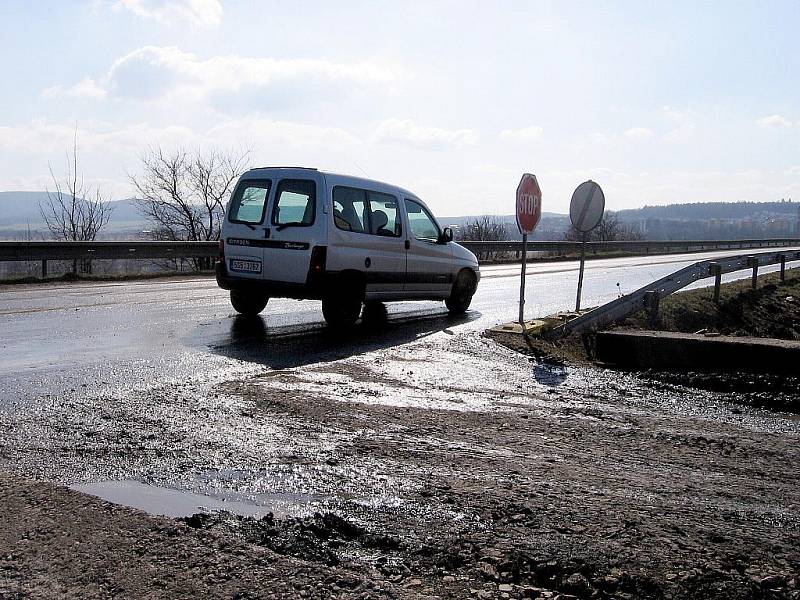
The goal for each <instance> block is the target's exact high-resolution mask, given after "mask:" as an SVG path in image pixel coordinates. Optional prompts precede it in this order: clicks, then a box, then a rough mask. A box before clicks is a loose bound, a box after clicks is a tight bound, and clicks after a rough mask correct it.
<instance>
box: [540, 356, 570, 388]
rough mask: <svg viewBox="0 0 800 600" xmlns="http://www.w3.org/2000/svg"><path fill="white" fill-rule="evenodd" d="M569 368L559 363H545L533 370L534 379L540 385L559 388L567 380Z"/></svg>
mask: <svg viewBox="0 0 800 600" xmlns="http://www.w3.org/2000/svg"><path fill="white" fill-rule="evenodd" d="M568 376H569V373H568V372H567V367H566V366H565V365H564V364H562V363H558V362H550V361H543V362H539V363H537V364H536V366H535V367H534V368H533V377H534V379H535V380H536V382H537V383H538V384H539V385H543V386H547V387H557V386H559V385H561V384H562V383H564V382H565V381H566V380H567V377H568Z"/></svg>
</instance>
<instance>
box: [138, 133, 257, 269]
mask: <svg viewBox="0 0 800 600" xmlns="http://www.w3.org/2000/svg"><path fill="white" fill-rule="evenodd" d="M249 154H250V153H249V151H246V150H244V151H241V152H238V153H230V152H224V151H221V150H218V149H212V150H211V151H209V152H207V153H201V152H200V151H196V152H193V153H189V152H187V151H186V150H176V151H174V152H171V153H170V152H165V151H164V150H162V149H161V148H154V149H151V150H149V151H147V152H146V153H145V154H143V155H142V157H141V163H142V173H141V174H140V175H132V176H130V179H131V183H132V184H133V186H134V187H135V188H136V191H137V194H138V198H137V202H138V206H139V211H140V212H141V213H142V215H144V216H145V217H146V218H147V219H148V220H149V221H151V222H152V223H153V225H154V229H153V231H152V233H151V237H152V238H153V239H157V240H169V241H176V240H191V241H209V240H218V239H219V236H220V228H221V224H222V218H223V213H224V210H225V201H226V200H227V198H228V196H229V195H230V193H231V190H232V188H233V185H234V183H235V182H236V179H237V178H238V177H239V175H240V174H241V172H242V171H243V170H244V164H245V161H246V160H247V158H248V157H249ZM209 262H210V261H208V260H205V259H197V260H195V261H194V262H193V267H194V268H195V269H201V268H205V267H207V266H208V263H209Z"/></svg>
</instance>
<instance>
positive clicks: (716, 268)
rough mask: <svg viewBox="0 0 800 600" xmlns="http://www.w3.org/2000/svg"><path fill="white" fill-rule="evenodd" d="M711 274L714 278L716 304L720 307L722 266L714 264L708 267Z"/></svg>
mask: <svg viewBox="0 0 800 600" xmlns="http://www.w3.org/2000/svg"><path fill="white" fill-rule="evenodd" d="M708 272H709V274H711V275H713V276H714V304H716V305H717V306H719V287H720V284H721V283H722V266H721V265H720V264H719V263H714V262H712V263H711V264H710V265H708Z"/></svg>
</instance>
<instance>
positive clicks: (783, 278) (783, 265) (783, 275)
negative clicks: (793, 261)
mask: <svg viewBox="0 0 800 600" xmlns="http://www.w3.org/2000/svg"><path fill="white" fill-rule="evenodd" d="M778 259H779V260H780V261H781V283H783V282H785V281H786V255H785V254H779V255H778Z"/></svg>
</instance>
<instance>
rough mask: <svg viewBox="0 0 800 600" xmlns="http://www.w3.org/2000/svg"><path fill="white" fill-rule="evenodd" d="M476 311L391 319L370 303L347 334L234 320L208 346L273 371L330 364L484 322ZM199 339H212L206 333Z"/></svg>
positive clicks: (430, 312) (415, 313)
mask: <svg viewBox="0 0 800 600" xmlns="http://www.w3.org/2000/svg"><path fill="white" fill-rule="evenodd" d="M480 317H481V313H480V312H478V311H468V312H467V313H466V314H464V315H459V316H451V315H450V314H448V312H447V311H446V310H444V309H440V310H435V309H434V310H430V309H429V310H417V311H408V312H403V313H397V314H392V315H391V316H389V315H388V313H387V311H386V308H385V306H384V305H382V304H378V305H372V306H370V307H369V309H368V312H367V314H366V315H364V318H362V320H360V321H359V322H358V323H357V324H356V325H355V326H354V327H352V328H350V329H348V330H346V331H337V330H334V329H331V328H329V327H326V326H325V325H323V324H321V323H320V324H317V325H313V326H310V327H309V326H296V325H290V326H277V327H270V326H268V322H267V320H265V319H264V318H263V317H261V316H257V317H246V316H243V315H238V316H235V317H233V318H231V319H230V329H229V334H228V336H227V339H223V340H220V341H217V342H212V343H210V344H209V345H208V347H209V348H210V350H211V351H212V352H213V353H216V354H220V355H222V356H226V357H228V358H234V359H237V360H242V361H246V362H251V363H257V364H260V365H264V366H267V367H269V368H271V369H286V368H292V367H298V366H302V365H307V364H311V363H317V362H329V361H332V360H339V359H342V358H348V357H350V356H354V355H358V354H365V353H367V352H371V351H374V350H379V349H383V348H390V347H393V346H398V345H401V344H406V343H409V342H413V341H416V340H419V339H422V338H424V337H427V336H429V335H432V334H434V333H438V332H440V331H445V330H448V329H449V328H450V327H454V326H457V325H461V324H464V323H469V322H471V321H476V320H478V319H480ZM202 334H203V335H202V336H199V339H197V340H196V341H205V342H206V343H207V341H208V337H207V336H208V332H207V331H203V332H202Z"/></svg>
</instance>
